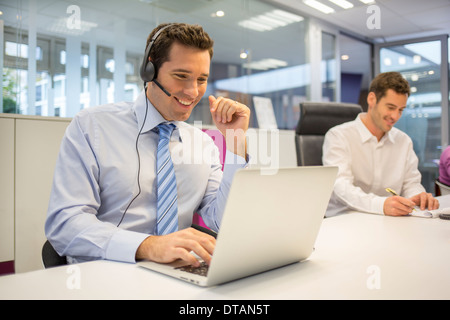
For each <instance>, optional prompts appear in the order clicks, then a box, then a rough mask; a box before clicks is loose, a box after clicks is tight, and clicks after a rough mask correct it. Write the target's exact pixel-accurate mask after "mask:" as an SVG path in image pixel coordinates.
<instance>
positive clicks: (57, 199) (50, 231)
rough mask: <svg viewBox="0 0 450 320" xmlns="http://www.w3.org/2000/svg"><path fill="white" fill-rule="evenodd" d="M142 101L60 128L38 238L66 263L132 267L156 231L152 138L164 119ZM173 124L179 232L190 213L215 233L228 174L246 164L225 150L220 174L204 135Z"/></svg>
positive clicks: (85, 113)
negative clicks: (43, 235)
mask: <svg viewBox="0 0 450 320" xmlns="http://www.w3.org/2000/svg"><path fill="white" fill-rule="evenodd" d="M146 100H147V98H146V96H145V93H144V91H143V92H142V93H141V94H140V95H139V97H138V98H137V99H136V101H135V102H134V103H132V102H130V103H127V102H122V103H116V104H108V105H104V106H98V107H91V108H88V109H84V110H82V111H81V112H79V114H77V115H76V116H75V117H74V118H73V120H72V122H71V123H70V124H69V126H68V128H67V130H66V133H65V136H64V138H63V140H62V142H61V147H60V153H59V156H58V159H57V163H56V167H55V173H54V179H53V187H52V192H51V196H50V201H49V208H48V213H47V221H46V224H45V233H46V236H47V238H48V240H49V241H50V243H51V244H52V245H53V247H54V248H55V250H56V251H57V252H58V253H59V254H60V255H63V256H67V257H68V261H69V263H75V262H83V261H89V260H95V259H108V260H117V261H125V262H135V253H136V250H137V248H138V247H139V245H140V244H141V243H142V241H143V240H144V239H145V238H146V237H148V236H149V235H152V234H154V233H155V227H156V222H155V221H156V173H155V168H156V148H157V144H158V134H157V133H156V132H155V130H153V129H154V128H155V127H156V126H157V125H158V124H160V123H161V122H165V120H164V118H163V117H162V116H161V114H160V113H159V112H158V111H157V110H156V109H155V108H154V106H153V105H152V104H151V103H150V101H148V100H147V101H146ZM172 123H173V124H175V125H176V129H175V131H174V133H173V134H172V137H171V141H170V147H169V148H170V152H171V155H172V161H173V163H174V169H175V175H176V180H177V191H178V192H177V193H178V220H179V222H178V223H179V226H178V227H179V230H181V229H184V228H187V227H189V226H190V225H191V223H192V217H193V214H194V213H195V212H197V213H199V214H200V215H201V216H202V218H203V220H204V222H205V223H206V225H208V226H209V227H210V228H211V229H213V230H216V231H218V229H219V226H220V222H221V219H222V214H223V211H224V208H225V202H226V198H227V196H228V192H229V188H230V185H231V181H232V178H233V175H234V173H235V172H236V170H238V169H240V168H243V167H245V166H246V164H247V163H246V161H245V159H243V158H242V157H239V156H237V155H235V154H234V153H232V152H228V151H227V153H226V156H225V164H224V167H223V172H222V165H221V163H220V160H219V150H218V149H217V146H216V145H215V144H214V141H213V140H212V139H211V137H209V136H208V135H207V134H205V133H204V132H202V131H201V130H200V129H199V128H196V127H195V126H191V125H189V124H187V123H185V122H179V121H173V122H172ZM141 129H142V131H141ZM140 131H141V133H140V136H139V139H137V137H138V134H139V132H140ZM136 141H137V142H138V143H136ZM136 146H137V148H136ZM136 149H137V150H136ZM138 178H139V183H138ZM139 186H140V193H139ZM138 193H139V196H138V197H137V198H136V199H135V200H132V199H133V198H134V197H135V196H136V195H137V194H138ZM130 203H131V205H130ZM128 206H129V208H128V209H127V211H126V214H125V215H124V216H123V214H124V212H125V210H126V208H127V207H128ZM122 217H123V220H122V222H121V223H120V225H119V222H120V221H121V219H122ZM118 225H119V226H118Z"/></svg>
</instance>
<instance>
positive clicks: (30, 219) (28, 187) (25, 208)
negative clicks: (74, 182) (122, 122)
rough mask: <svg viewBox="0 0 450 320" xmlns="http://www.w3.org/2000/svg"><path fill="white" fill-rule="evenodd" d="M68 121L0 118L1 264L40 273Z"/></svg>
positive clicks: (2, 116) (16, 269) (65, 119)
mask: <svg viewBox="0 0 450 320" xmlns="http://www.w3.org/2000/svg"><path fill="white" fill-rule="evenodd" d="M70 120H71V119H69V118H50V117H35V116H21V115H11V116H8V115H5V114H1V115H0V132H1V136H0V139H1V140H0V148H1V149H0V150H1V152H0V170H1V179H0V199H1V201H0V206H1V209H0V219H1V221H0V228H1V231H0V237H1V240H0V264H2V263H3V264H4V263H5V262H6V263H8V265H12V263H11V261H13V265H14V269H15V272H25V271H30V270H36V269H40V268H42V263H41V248H42V245H43V243H44V242H45V235H44V222H45V217H46V213H47V206H48V199H49V195H50V189H51V184H52V179H53V169H54V166H55V162H56V157H57V155H58V151H59V144H60V141H61V138H62V137H63V135H64V131H65V129H66V127H67V125H68V124H69V122H70Z"/></svg>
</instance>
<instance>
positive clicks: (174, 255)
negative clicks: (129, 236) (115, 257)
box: [136, 228, 216, 267]
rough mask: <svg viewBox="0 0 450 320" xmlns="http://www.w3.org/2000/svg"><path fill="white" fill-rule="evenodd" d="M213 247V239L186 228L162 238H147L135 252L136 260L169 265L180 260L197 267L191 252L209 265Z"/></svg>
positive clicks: (196, 261) (195, 259)
mask: <svg viewBox="0 0 450 320" xmlns="http://www.w3.org/2000/svg"><path fill="white" fill-rule="evenodd" d="M215 246H216V239H215V238H214V237H212V236H210V235H208V234H206V233H204V232H201V231H198V230H195V229H193V228H188V229H184V230H180V231H177V232H174V233H170V234H168V235H164V236H149V237H147V238H146V239H145V240H144V241H143V242H142V243H141V245H140V246H139V248H138V249H137V251H136V260H142V259H146V260H151V261H155V262H160V263H170V262H173V261H175V260H177V259H181V260H183V261H186V262H187V263H188V264H190V265H192V266H195V267H197V266H199V265H200V263H199V261H198V260H197V258H196V257H195V256H194V255H193V254H192V253H191V251H192V252H194V253H195V254H197V255H198V256H199V257H200V258H201V259H203V260H204V261H205V262H206V263H207V264H210V262H211V256H212V254H213V252H214V248H215Z"/></svg>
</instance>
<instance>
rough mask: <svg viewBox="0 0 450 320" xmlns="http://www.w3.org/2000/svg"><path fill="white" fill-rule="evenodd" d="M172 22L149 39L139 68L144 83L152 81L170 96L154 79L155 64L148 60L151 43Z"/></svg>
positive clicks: (155, 72)
mask: <svg viewBox="0 0 450 320" xmlns="http://www.w3.org/2000/svg"><path fill="white" fill-rule="evenodd" d="M173 25H174V24H169V25H167V26H164V27H162V28H161V29H159V30H158V32H156V34H155V35H154V36H153V38H152V39H151V41H150V43H149V44H148V46H147V48H146V49H145V54H144V59H143V60H142V64H141V69H140V70H139V73H140V76H141V79H142V80H143V81H144V84H145V83H147V82H152V81H153V82H154V83H155V84H156V85H157V86H158V87H159V88H160V89H161V90H162V91H163V92H164V93H165V94H166V95H167V96H168V97H170V96H171V94H170V93H169V92H168V91H167V90H166V89H164V88H163V86H162V85H161V84H160V83H159V82H158V80H156V74H157V70H156V67H155V65H154V64H153V62H152V61H150V60H149V58H150V52H151V49H152V46H153V43H155V41H156V39H157V38H158V37H159V35H160V34H161V32H163V31H164V30H165V29H167V28H169V27H171V26H173Z"/></svg>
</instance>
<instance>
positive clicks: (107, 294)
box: [0, 213, 450, 300]
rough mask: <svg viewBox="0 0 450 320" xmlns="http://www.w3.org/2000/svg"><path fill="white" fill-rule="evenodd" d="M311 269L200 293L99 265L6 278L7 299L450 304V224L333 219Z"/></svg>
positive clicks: (128, 267) (0, 287)
mask: <svg viewBox="0 0 450 320" xmlns="http://www.w3.org/2000/svg"><path fill="white" fill-rule="evenodd" d="M315 248H316V250H315V252H314V253H313V254H312V255H311V257H310V258H309V259H308V260H307V261H304V262H301V263H295V264H292V265H289V266H286V267H282V268H279V269H276V270H272V271H268V272H265V273H261V274H258V275H255V276H251V277H247V278H244V279H241V280H237V281H233V282H230V283H227V284H223V285H219V286H216V287H212V288H200V287H197V286H195V285H191V284H189V283H185V282H182V281H179V280H176V279H172V278H170V277H167V276H164V275H161V274H158V273H155V272H153V271H149V270H145V269H142V268H140V267H138V266H137V265H135V264H125V263H118V262H111V261H96V262H88V263H83V264H78V265H74V266H63V267H58V268H53V269H47V270H40V271H33V272H28V273H22V274H15V275H10V276H3V277H0V299H1V300H3V299H166V300H169V299H188V300H191V299H205V300H210V299H211V300H212V299H223V300H229V299H233V300H234V299H256V300H259V299H261V300H263V299H275V300H276V299H450V272H449V267H450V250H449V249H450V221H447V220H441V219H439V218H437V219H427V218H417V217H386V216H378V215H370V214H361V213H351V214H346V215H342V216H338V217H333V218H327V219H325V220H324V222H323V225H322V227H321V230H320V233H319V236H318V239H317V242H316V247H315Z"/></svg>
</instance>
